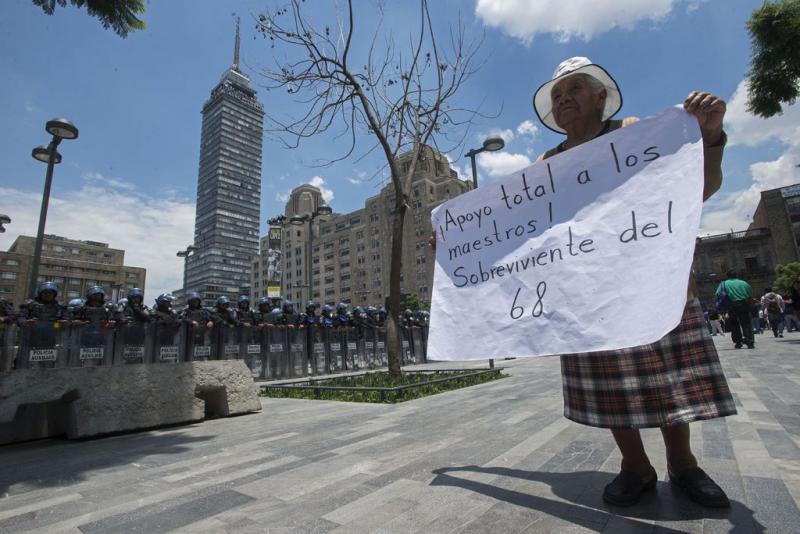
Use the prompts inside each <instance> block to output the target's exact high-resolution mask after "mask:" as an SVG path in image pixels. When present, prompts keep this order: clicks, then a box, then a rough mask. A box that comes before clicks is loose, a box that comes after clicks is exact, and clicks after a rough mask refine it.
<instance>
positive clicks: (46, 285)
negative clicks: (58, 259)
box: [36, 282, 58, 299]
mask: <svg viewBox="0 0 800 534" xmlns="http://www.w3.org/2000/svg"><path fill="white" fill-rule="evenodd" d="M46 291H50V292H51V293H52V294H53V299H55V298H56V297H57V296H58V286H56V285H55V284H54V283H53V282H45V283H43V284H42V285H40V286H39V292H38V293H37V294H36V295H37V296H38V297H41V296H42V293H45V292H46Z"/></svg>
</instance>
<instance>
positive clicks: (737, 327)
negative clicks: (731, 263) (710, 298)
mask: <svg viewBox="0 0 800 534" xmlns="http://www.w3.org/2000/svg"><path fill="white" fill-rule="evenodd" d="M726 276H727V279H726V280H724V281H723V282H722V283H720V284H719V286H717V291H716V295H717V300H718V301H725V300H726V299H727V303H726V306H727V307H728V328H729V329H730V332H731V340H732V341H733V346H734V347H736V348H737V349H740V348H742V344H743V343H744V344H745V345H747V348H748V349H753V348H755V338H754V337H753V327H752V321H751V319H750V307H751V304H752V299H753V288H752V287H750V284H748V283H747V282H745V281H744V280H741V279H740V278H739V277H738V276H737V274H736V271H734V270H730V271H728V272H727V273H726Z"/></svg>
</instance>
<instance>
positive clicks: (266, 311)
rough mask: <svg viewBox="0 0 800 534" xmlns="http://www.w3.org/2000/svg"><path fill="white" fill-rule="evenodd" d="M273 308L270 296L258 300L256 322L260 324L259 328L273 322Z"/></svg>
mask: <svg viewBox="0 0 800 534" xmlns="http://www.w3.org/2000/svg"><path fill="white" fill-rule="evenodd" d="M271 308H272V307H271V303H270V299H269V298H268V297H263V298H261V300H259V301H258V310H256V312H255V324H256V325H258V327H259V328H263V327H264V326H266V325H269V324H273V323H272V322H273V318H272V309H271Z"/></svg>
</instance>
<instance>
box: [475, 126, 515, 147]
mask: <svg viewBox="0 0 800 534" xmlns="http://www.w3.org/2000/svg"><path fill="white" fill-rule="evenodd" d="M487 137H500V138H502V139H503V141H505V142H506V144H508V143H510V142H511V141H513V140H514V132H513V131H511V129H510V128H506V129H504V130H501V129H500V128H494V129H492V130H490V131H489V133H488V134H486V135H482V136H481V137H480V140H481V142H483V140H484V139H486V138H487Z"/></svg>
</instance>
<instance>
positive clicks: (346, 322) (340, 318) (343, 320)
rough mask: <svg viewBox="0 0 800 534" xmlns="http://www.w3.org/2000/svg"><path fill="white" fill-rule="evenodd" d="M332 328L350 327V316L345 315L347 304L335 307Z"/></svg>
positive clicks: (342, 303)
mask: <svg viewBox="0 0 800 534" xmlns="http://www.w3.org/2000/svg"><path fill="white" fill-rule="evenodd" d="M333 325H334V326H340V327H342V326H350V316H349V315H348V314H347V304H345V303H344V302H340V303H339V304H337V305H336V317H335V318H334V321H333Z"/></svg>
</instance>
